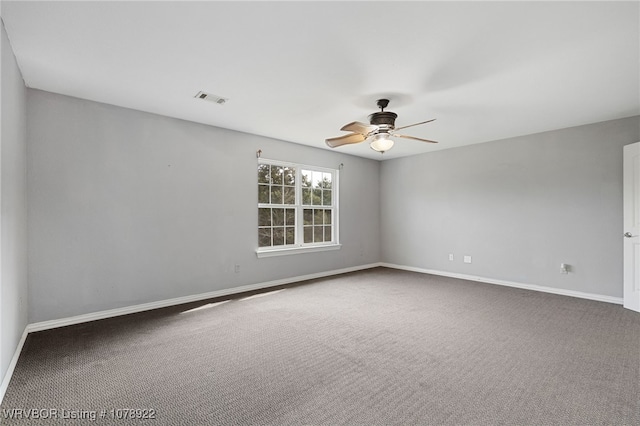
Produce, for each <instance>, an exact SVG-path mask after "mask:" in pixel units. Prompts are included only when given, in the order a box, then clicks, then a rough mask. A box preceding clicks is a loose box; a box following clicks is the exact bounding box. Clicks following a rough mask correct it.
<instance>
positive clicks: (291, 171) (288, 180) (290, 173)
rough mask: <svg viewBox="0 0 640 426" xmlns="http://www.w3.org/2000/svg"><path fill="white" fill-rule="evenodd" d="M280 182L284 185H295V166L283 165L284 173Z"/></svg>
mask: <svg viewBox="0 0 640 426" xmlns="http://www.w3.org/2000/svg"><path fill="white" fill-rule="evenodd" d="M282 182H283V183H284V184H285V185H291V186H293V185H295V184H296V168H295V167H285V168H284V175H283V177H282Z"/></svg>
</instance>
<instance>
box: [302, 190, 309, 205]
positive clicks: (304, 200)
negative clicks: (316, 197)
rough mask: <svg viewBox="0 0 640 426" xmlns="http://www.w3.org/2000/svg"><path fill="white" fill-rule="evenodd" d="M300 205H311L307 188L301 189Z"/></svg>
mask: <svg viewBox="0 0 640 426" xmlns="http://www.w3.org/2000/svg"><path fill="white" fill-rule="evenodd" d="M302 204H303V205H305V206H308V205H311V190H310V189H309V188H302Z"/></svg>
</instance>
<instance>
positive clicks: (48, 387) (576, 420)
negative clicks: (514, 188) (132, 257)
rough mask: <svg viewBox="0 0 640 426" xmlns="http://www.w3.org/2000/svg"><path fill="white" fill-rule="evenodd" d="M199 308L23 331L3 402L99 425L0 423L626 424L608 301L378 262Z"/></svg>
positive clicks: (631, 380) (622, 321)
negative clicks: (132, 412)
mask: <svg viewBox="0 0 640 426" xmlns="http://www.w3.org/2000/svg"><path fill="white" fill-rule="evenodd" d="M213 302H215V301H213ZM208 303H212V301H207V302H199V303H192V304H189V305H182V306H179V307H172V308H167V309H161V310H156V311H150V312H146V313H141V314H135V315H128V316H125V317H119V318H113V319H108V320H102V321H96V322H92V323H87V324H81V325H76V326H70V327H65V328H59V329H55V330H49V331H43V332H38V333H33V334H31V335H30V336H29V337H28V339H27V341H26V344H25V346H24V350H23V352H22V355H21V357H20V359H19V361H18V365H17V368H16V370H15V373H14V375H13V379H12V381H11V383H10V385H9V389H8V391H7V393H6V396H5V398H4V401H3V403H2V409H3V410H10V409H15V408H22V409H28V408H34V409H49V408H55V409H57V410H59V414H58V416H61V415H62V414H61V410H62V409H66V410H71V411H70V412H67V413H66V414H65V415H66V416H67V417H68V416H69V415H72V414H73V413H75V415H79V416H83V415H85V416H90V415H91V414H83V413H84V412H90V411H96V415H97V420H96V421H83V422H79V421H77V420H60V419H58V420H56V421H52V420H46V421H42V420H41V421H33V420H30V421H27V420H8V419H5V418H3V419H2V420H1V421H2V423H3V424H39V423H42V424H52V423H65V424H77V423H87V424H95V423H98V424H101V423H121V424H134V423H137V421H132V420H126V421H125V420H122V421H119V422H116V421H115V420H113V416H114V415H118V414H119V415H121V416H123V415H124V414H123V412H115V411H114V412H113V413H112V412H111V411H110V410H112V409H124V408H134V409H140V410H144V409H149V410H155V411H153V414H154V416H155V420H146V421H141V423H146V424H151V423H152V424H158V425H204V424H221V425H245V424H247V425H253V424H259V425H300V424H306V425H309V424H311V425H315V424H318V425H320V424H322V425H324V424H329V425H338V424H357V425H392V424H403V425H412V424H433V425H440V424H465V425H467V424H492V425H493V424H509V425H513V424H536V425H546V424H562V425H567V424H579V425H586V424H616V425H623V424H624V425H638V424H640V314H635V313H632V312H630V311H627V310H625V309H623V308H622V307H621V306H617V305H611V304H607V303H601V302H593V301H587V300H581V299H574V298H570V297H564V296H557V295H550V294H545V293H536V292H531V291H526V290H519V289H512V288H506V287H500V286H494V285H489V284H480V283H476V282H468V281H463V280H456V279H450V278H442V277H436V276H430V275H423V274H416V273H411V272H403V271H395V270H390V269H384V268H378V269H373V270H368V271H362V272H357V273H352V274H346V275H341V276H337V277H332V278H327V279H321V280H314V281H310V282H307V283H304V285H298V286H292V287H289V288H285V289H283V290H281V291H279V292H273V293H266V294H262V295H257V296H253V297H250V298H245V299H244V300H243V299H238V298H236V299H233V300H230V301H228V302H224V303H220V304H216V305H208V306H206V307H205V305H207V304H208ZM197 307H203V308H202V309H197V310H192V309H194V308H197ZM102 410H105V411H106V415H105V418H104V419H101V418H100V417H101V412H102ZM6 413H7V412H6V411H3V417H4V414H6ZM146 413H147V414H150V413H151V412H146ZM138 414H145V412H143V411H140V412H138Z"/></svg>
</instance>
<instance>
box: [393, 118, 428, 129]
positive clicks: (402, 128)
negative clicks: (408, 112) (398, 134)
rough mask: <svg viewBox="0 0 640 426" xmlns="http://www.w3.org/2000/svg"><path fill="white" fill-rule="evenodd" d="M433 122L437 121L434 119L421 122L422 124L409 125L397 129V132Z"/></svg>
mask: <svg viewBox="0 0 640 426" xmlns="http://www.w3.org/2000/svg"><path fill="white" fill-rule="evenodd" d="M432 121H435V118H432V119H431V120H427V121H421V122H420V123H415V124H409V125H408V126H402V127H396V129H395V130H401V129H406V128H407V127H413V126H419V125H421V124H425V123H431V122H432Z"/></svg>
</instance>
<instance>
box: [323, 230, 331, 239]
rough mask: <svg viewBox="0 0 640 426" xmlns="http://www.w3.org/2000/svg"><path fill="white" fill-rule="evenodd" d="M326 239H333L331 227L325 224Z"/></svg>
mask: <svg viewBox="0 0 640 426" xmlns="http://www.w3.org/2000/svg"><path fill="white" fill-rule="evenodd" d="M324 240H325V241H331V227H330V226H325V227H324Z"/></svg>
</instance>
